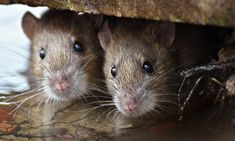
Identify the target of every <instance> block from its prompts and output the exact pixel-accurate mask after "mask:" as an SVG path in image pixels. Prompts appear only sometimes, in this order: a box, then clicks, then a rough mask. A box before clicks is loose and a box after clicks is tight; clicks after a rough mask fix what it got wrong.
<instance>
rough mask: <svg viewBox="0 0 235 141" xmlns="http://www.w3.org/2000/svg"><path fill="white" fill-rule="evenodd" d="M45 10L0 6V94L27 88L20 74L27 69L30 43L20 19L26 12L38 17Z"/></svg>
mask: <svg viewBox="0 0 235 141" xmlns="http://www.w3.org/2000/svg"><path fill="white" fill-rule="evenodd" d="M47 9H48V8H47V7H37V8H32V7H29V6H26V5H18V4H15V5H9V6H3V5H0V13H1V14H0V93H9V92H12V91H14V92H18V91H25V90H27V89H28V88H29V86H28V84H27V79H26V78H25V77H24V76H23V75H22V73H23V72H25V70H26V69H27V65H28V57H29V48H30V42H29V40H28V38H27V37H26V36H25V35H24V32H23V30H22V28H21V19H22V16H23V15H24V13H25V12H27V11H30V12H31V13H33V14H34V15H35V16H37V17H40V15H41V14H42V13H43V12H44V11H45V10H47Z"/></svg>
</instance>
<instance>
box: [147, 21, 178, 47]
mask: <svg viewBox="0 0 235 141" xmlns="http://www.w3.org/2000/svg"><path fill="white" fill-rule="evenodd" d="M147 31H148V33H150V36H152V37H153V38H154V39H155V40H156V41H157V42H158V43H159V44H160V45H161V46H163V47H166V48H169V47H171V45H172V43H173V41H174V39H175V24H174V23H170V22H157V23H154V24H153V25H151V26H150V27H149V29H148V30H147Z"/></svg>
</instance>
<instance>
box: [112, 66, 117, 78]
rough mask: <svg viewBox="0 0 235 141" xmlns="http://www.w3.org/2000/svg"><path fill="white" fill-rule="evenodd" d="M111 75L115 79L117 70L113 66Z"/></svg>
mask: <svg viewBox="0 0 235 141" xmlns="http://www.w3.org/2000/svg"><path fill="white" fill-rule="evenodd" d="M111 74H112V76H113V77H115V76H116V75H117V68H116V67H115V66H114V67H112V69H111Z"/></svg>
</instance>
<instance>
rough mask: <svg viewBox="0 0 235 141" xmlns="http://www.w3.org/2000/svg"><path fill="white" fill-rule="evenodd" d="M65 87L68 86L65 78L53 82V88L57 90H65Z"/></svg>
mask: <svg viewBox="0 0 235 141" xmlns="http://www.w3.org/2000/svg"><path fill="white" fill-rule="evenodd" d="M67 87H68V81H66V80H59V81H57V82H55V88H56V89H57V90H60V91H64V90H66V88H67Z"/></svg>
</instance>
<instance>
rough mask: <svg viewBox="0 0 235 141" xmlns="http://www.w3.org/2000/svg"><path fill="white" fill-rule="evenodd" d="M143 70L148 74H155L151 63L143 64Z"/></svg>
mask: <svg viewBox="0 0 235 141" xmlns="http://www.w3.org/2000/svg"><path fill="white" fill-rule="evenodd" d="M143 69H144V71H145V72H147V73H152V72H153V66H152V64H151V63H150V62H149V61H145V62H144V64H143Z"/></svg>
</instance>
